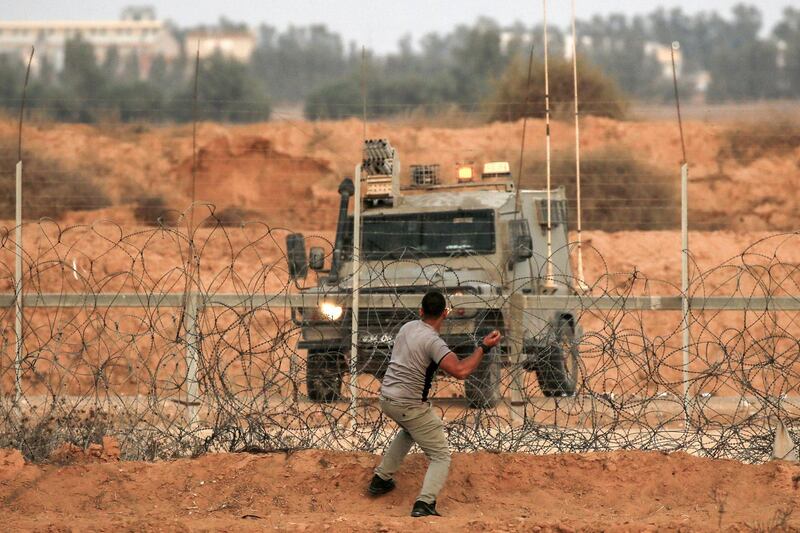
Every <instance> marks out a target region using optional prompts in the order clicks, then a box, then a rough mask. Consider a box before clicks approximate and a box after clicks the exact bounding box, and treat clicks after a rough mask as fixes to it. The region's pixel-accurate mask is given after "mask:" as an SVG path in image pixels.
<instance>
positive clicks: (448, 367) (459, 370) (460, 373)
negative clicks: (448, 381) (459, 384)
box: [439, 330, 503, 379]
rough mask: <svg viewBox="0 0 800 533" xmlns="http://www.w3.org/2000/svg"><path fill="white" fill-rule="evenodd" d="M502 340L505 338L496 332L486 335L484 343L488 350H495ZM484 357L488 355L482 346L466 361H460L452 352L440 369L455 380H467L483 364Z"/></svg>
mask: <svg viewBox="0 0 800 533" xmlns="http://www.w3.org/2000/svg"><path fill="white" fill-rule="evenodd" d="M502 339H503V337H502V335H500V332H499V331H497V330H494V331H492V332H491V333H489V334H488V335H486V336H485V337H484V338H483V341H482V342H483V344H484V346H486V347H487V348H493V347H494V346H497V345H498V344H499V343H500V341H501V340H502ZM484 355H486V353H484V351H483V350H482V349H481V347H480V346H478V347H477V348H475V351H474V352H472V355H470V356H469V357H465V358H464V359H459V358H458V356H457V355H456V354H454V353H453V352H450V353H449V354H447V355H445V356H444V358H443V359H442V360H441V361H440V362H439V368H441V369H442V370H444V371H445V372H447V373H448V374H450V375H451V376H453V377H454V378H457V379H466V378H467V376H469V375H470V374H472V372H473V371H474V370H475V369H476V368H478V365H479V364H480V363H481V359H483V356H484Z"/></svg>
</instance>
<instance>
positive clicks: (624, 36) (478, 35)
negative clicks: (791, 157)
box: [0, 4, 800, 122]
mask: <svg viewBox="0 0 800 533" xmlns="http://www.w3.org/2000/svg"><path fill="white" fill-rule="evenodd" d="M224 22H225V24H227V25H230V24H232V23H231V22H230V21H224ZM763 26H764V23H763V17H762V14H761V12H760V11H759V9H758V8H757V7H755V6H752V5H745V4H740V5H737V6H736V7H734V8H733V9H732V11H731V12H730V13H729V14H727V15H721V14H718V13H715V12H701V13H698V14H694V15H688V14H686V13H684V12H683V11H682V10H680V9H672V10H665V9H658V10H656V11H653V12H652V13H650V14H648V15H644V16H633V17H628V16H624V15H615V14H612V15H608V16H595V17H592V18H591V19H588V20H579V21H578V23H577V31H578V35H579V39H578V43H577V49H578V55H579V64H580V66H581V69H582V70H581V76H582V77H583V76H586V77H588V78H589V82H588V83H587V84H586V86H585V87H583V89H584V90H583V91H581V93H582V94H583V95H584V98H583V100H584V108H585V109H586V110H587V112H591V113H596V114H606V115H608V116H621V115H622V114H623V113H624V108H625V102H626V101H627V100H637V101H651V102H663V101H668V100H669V99H670V98H671V94H672V92H671V90H672V89H671V88H672V80H671V79H670V77H669V75H668V74H669V73H668V72H665V65H664V63H663V61H661V62H660V61H659V60H658V58H657V57H656V54H655V53H654V46H655V47H657V46H662V47H668V46H669V45H670V44H671V43H672V42H673V41H676V40H677V41H680V43H681V64H680V67H681V74H680V78H681V84H682V92H683V93H685V94H687V96H690V97H691V96H695V97H698V98H704V99H705V100H706V101H708V102H737V101H750V100H759V99H770V98H797V97H800V9H798V8H794V7H787V8H786V9H785V10H784V12H783V15H782V18H781V19H780V20H779V21H778V23H777V24H776V25H775V26H774V27H773V28H771V29H765V28H764V27H763ZM176 31H177V30H176ZM542 31H543V30H542V27H541V26H534V27H531V26H529V25H525V24H522V23H516V24H514V25H512V26H510V27H508V26H505V27H504V26H501V25H500V24H498V23H497V22H496V21H494V20H492V19H490V18H480V19H478V20H477V21H476V22H475V23H473V24H471V25H459V26H457V27H455V28H454V29H453V30H452V31H450V32H447V33H443V34H442V33H430V34H427V35H425V36H423V37H422V38H420V39H419V40H418V41H417V42H412V40H411V38H410V37H404V38H403V39H401V40H400V41H399V43H398V46H397V49H396V50H395V51H394V52H392V53H389V54H386V55H382V56H377V55H374V54H371V53H367V57H366V61H362V50H361V49H360V48H359V47H358V46H356V45H355V44H354V43H352V42H350V43H348V42H346V41H345V40H344V39H343V38H342V36H341V35H339V34H337V33H335V32H332V31H330V30H329V29H327V28H326V27H325V26H322V25H313V26H308V27H289V28H288V29H286V30H283V31H279V30H277V29H275V28H273V27H270V26H267V25H262V26H260V27H259V28H258V29H257V34H258V45H257V47H256V49H255V51H254V53H253V55H252V57H251V59H250V61H249V62H248V63H247V64H242V63H238V62H236V61H234V60H231V59H227V58H225V57H223V56H222V55H216V56H213V57H210V58H205V59H203V60H202V61H201V63H200V70H199V83H198V85H197V99H196V102H197V103H196V105H195V98H194V90H195V89H194V58H193V57H191V56H187V55H183V56H181V57H180V58H178V59H177V60H175V61H173V62H172V63H167V62H166V61H165V60H164V59H163V58H161V57H159V58H156V60H155V61H154V62H153V63H152V65H151V67H150V69H149V72H148V74H147V76H146V77H145V78H144V79H140V76H139V73H138V72H137V60H136V58H135V57H134V58H131V57H129V58H127V59H124V60H123V59H121V58H120V57H119V54H117V53H116V52H114V51H113V49H112V51H111V52H109V53H108V54H107V56H106V58H105V59H104V61H103V62H97V61H96V60H95V55H94V53H93V50H92V49H91V45H89V43H87V42H85V41H82V40H81V39H80V38H77V39H74V40H72V41H70V42H69V43H67V45H66V49H65V62H64V68H63V70H62V71H61V72H58V73H57V72H55V71H54V70H53V68H52V67H51V66H48V65H47V64H46V63H45V64H41V65H40V69H39V74H38V76H37V77H36V78H35V79H34V80H32V82H31V85H30V87H29V92H28V95H29V98H30V102H31V105H32V106H33V108H34V109H37V108H38V109H39V110H40V112H42V113H45V114H47V115H48V116H51V117H53V118H55V119H58V120H65V121H78V122H93V121H97V120H101V119H102V118H104V117H114V118H117V119H119V120H123V121H132V120H141V119H146V120H165V121H187V120H191V119H192V117H193V116H197V117H198V118H200V119H209V120H221V121H234V122H238V121H256V120H265V119H267V118H268V117H269V115H270V111H271V105H270V102H295V103H304V105H305V114H306V116H307V117H309V118H340V117H345V116H355V115H360V114H361V102H362V89H363V88H362V84H363V85H364V87H365V88H366V92H367V95H368V101H369V113H370V116H382V115H390V114H395V113H398V112H403V111H406V110H411V109H417V110H418V109H423V110H425V109H429V108H430V109H433V108H439V107H441V106H453V107H456V108H458V109H461V110H465V111H482V112H485V116H486V117H487V118H490V119H504V118H508V119H513V118H515V117H517V116H520V115H521V114H527V115H531V114H537V113H540V110H539V107H541V106H539V105H538V103H537V102H538V100H539V99H541V96H542V94H541V93H542V89H541V87H540V85H541V79H540V78H541V75H542V70H543V69H542V65H541V60H542V53H541V49H542V47H541V42H542ZM548 32H549V37H550V41H549V42H550V55H551V60H552V61H553V65H552V67H553V68H552V72H553V75H554V79H553V80H552V81H553V83H554V86H555V87H560V86H563V87H564V89H563V91H562V93H563V99H564V100H566V99H567V97H568V94H571V93H569V92H568V90H567V88H568V85H567V81H568V80H566V77H569V76H570V69H569V68H568V65H566V64H564V62H565V61H566V60H565V59H564V58H565V55H566V54H565V47H567V46H568V35H569V34H568V32H567V31H565V30H564V29H561V28H557V27H550V28H548ZM531 47H533V54H534V62H533V69H532V72H533V78H534V79H533V80H532V82H531V86H532V87H533V90H529V91H527V92H526V91H525V86H524V84H525V81H526V78H527V66H528V54H529V52H530V50H531ZM662 52H663V49H662ZM662 60H663V58H662ZM23 77H24V65H23V64H22V63H21V62H20V61H19V60H18V58H12V57H9V56H3V55H0V103H2V106H4V107H7V108H15V107H16V106H18V103H19V93H20V88H21V86H22V79H23ZM562 77H564V78H565V79H564V80H562V79H561V78H562ZM553 97H554V100H555V102H554V103H555V104H558V100H559V98H560V97H559V95H558V94H555V93H554V94H553Z"/></svg>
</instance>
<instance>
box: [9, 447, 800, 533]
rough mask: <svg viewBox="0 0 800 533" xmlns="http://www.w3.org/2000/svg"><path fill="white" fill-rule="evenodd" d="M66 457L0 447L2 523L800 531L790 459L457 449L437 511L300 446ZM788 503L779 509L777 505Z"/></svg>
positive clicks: (369, 460) (414, 468)
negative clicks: (422, 513)
mask: <svg viewBox="0 0 800 533" xmlns="http://www.w3.org/2000/svg"><path fill="white" fill-rule="evenodd" d="M74 459H75V460H76V461H77V462H73V463H72V464H69V465H63V464H62V465H59V464H49V465H24V466H23V465H22V464H21V461H20V460H21V457H20V456H19V455H18V454H17V452H13V451H12V452H9V451H3V452H0V501H2V507H3V513H2V515H0V528H2V529H4V530H6V531H9V530H38V531H87V530H95V531H143V530H147V531H168V530H169V531H190V530H224V531H243V530H244V531H260V530H267V529H269V530H273V529H277V530H279V531H385V532H388V531H408V530H412V529H421V530H424V531H441V532H445V531H448V532H449V531H561V532H569V531H655V530H675V531H717V530H718V528H719V527H720V526H721V529H722V530H724V531H749V530H753V529H760V530H768V529H769V528H772V529H773V530H775V531H788V530H795V531H796V530H798V529H799V528H800V516H798V515H797V513H796V512H795V513H793V514H792V511H794V510H796V506H797V501H798V496H800V492H799V489H798V483H800V465H797V464H791V463H782V462H773V463H768V464H764V465H758V466H753V465H743V464H740V463H737V462H734V461H722V460H710V459H700V458H697V457H692V456H689V455H686V454H683V453H674V454H661V453H657V452H635V451H626V452H615V453H588V454H582V455H545V456H532V455H523V454H488V453H474V454H456V455H455V456H454V459H453V464H452V469H451V473H450V478H449V480H448V482H447V485H446V487H445V489H444V491H443V492H442V494H441V495H440V498H439V503H438V509H439V510H440V511H441V513H442V514H443V515H444V516H443V517H441V518H436V517H431V518H419V519H413V518H410V517H409V516H408V513H409V510H410V507H411V504H412V502H413V500H414V497H415V496H416V493H417V491H418V490H419V485H420V483H421V480H422V476H423V475H424V471H425V465H426V463H425V460H424V458H423V457H422V456H421V455H413V456H411V457H410V458H409V459H408V460H407V462H406V465H405V466H404V467H403V468H402V469H401V471H400V472H399V474H398V476H397V483H398V488H397V490H396V491H395V492H393V493H391V494H388V495H386V496H383V497H381V498H377V499H374V498H369V497H367V496H366V494H365V490H364V489H365V486H366V484H367V483H368V481H369V478H370V477H371V473H372V468H373V467H374V465H375V463H376V461H377V460H378V458H377V457H376V456H373V455H370V454H366V453H337V452H324V451H313V450H308V451H298V452H295V453H291V454H285V453H273V454H267V455H248V454H218V455H215V454H210V455H206V456H203V457H200V458H197V459H180V460H177V461H171V462H157V463H139V462H117V461H115V460H114V459H113V456H111V457H109V456H107V455H103V454H102V453H95V454H94V455H91V454H90V455H89V457H86V458H84V459H83V460H81V459H80V458H74ZM786 513H789V516H788V517H787V516H785V515H786Z"/></svg>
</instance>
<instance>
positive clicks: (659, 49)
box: [644, 41, 683, 79]
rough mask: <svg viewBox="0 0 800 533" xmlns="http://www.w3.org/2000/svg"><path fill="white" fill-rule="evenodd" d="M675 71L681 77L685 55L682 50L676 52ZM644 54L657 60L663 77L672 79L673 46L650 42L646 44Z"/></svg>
mask: <svg viewBox="0 0 800 533" xmlns="http://www.w3.org/2000/svg"><path fill="white" fill-rule="evenodd" d="M674 52H675V71H676V73H677V74H678V76H680V75H681V66H682V63H683V62H682V61H681V59H682V58H683V55H682V54H681V51H680V49H678V50H675V51H674ZM644 53H645V54H647V55H649V56H651V57H652V58H653V59H655V60H656V61H657V62H658V64H659V66H660V67H661V75H662V76H663V77H665V78H669V79H672V53H673V50H672V46H669V45H665V44H661V43H657V42H653V41H648V42H646V43H644Z"/></svg>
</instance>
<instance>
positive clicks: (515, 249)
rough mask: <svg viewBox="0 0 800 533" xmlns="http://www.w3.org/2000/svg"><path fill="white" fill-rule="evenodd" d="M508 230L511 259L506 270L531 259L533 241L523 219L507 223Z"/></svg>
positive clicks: (526, 223) (526, 222)
mask: <svg viewBox="0 0 800 533" xmlns="http://www.w3.org/2000/svg"><path fill="white" fill-rule="evenodd" d="M508 230H509V236H510V239H511V243H510V244H511V246H510V248H511V257H510V258H509V264H508V268H509V269H511V268H513V267H514V265H515V264H516V263H519V262H521V261H525V260H526V259H530V258H531V257H533V239H532V238H531V230H530V228H529V227H528V221H527V220H525V219H517V220H511V221H509V223H508Z"/></svg>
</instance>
